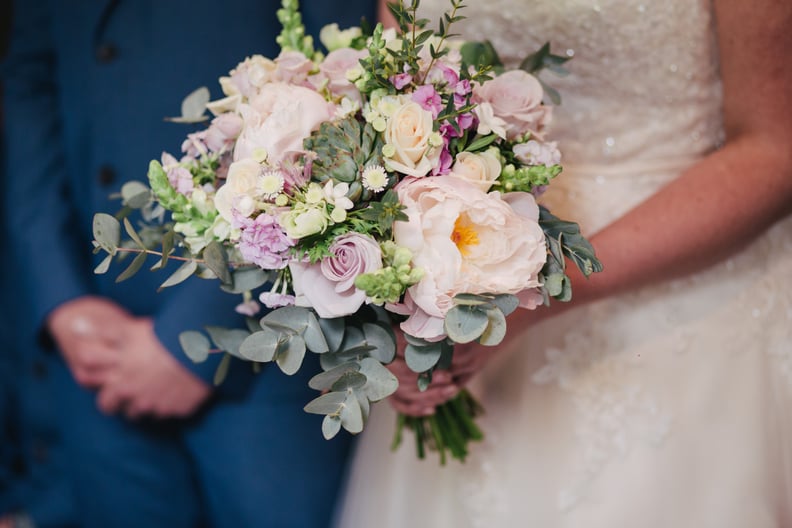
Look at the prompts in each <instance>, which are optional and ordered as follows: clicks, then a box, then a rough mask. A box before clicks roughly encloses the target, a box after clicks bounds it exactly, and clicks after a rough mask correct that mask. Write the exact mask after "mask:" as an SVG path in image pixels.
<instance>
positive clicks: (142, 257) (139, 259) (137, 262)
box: [115, 252, 148, 282]
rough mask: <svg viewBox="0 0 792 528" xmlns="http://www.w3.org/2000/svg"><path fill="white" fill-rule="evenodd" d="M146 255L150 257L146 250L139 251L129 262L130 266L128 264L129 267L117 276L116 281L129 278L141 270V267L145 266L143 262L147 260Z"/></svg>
mask: <svg viewBox="0 0 792 528" xmlns="http://www.w3.org/2000/svg"><path fill="white" fill-rule="evenodd" d="M146 257H148V255H147V254H146V253H145V252H142V253H138V254H137V256H136V257H135V258H134V260H132V262H131V263H130V264H129V266H127V269H125V270H124V271H123V272H121V274H120V275H119V276H118V277H116V280H115V281H116V282H121V281H125V280H127V279H128V278H130V277H132V276H133V275H134V274H135V273H137V272H138V271H140V268H142V267H143V263H144V262H146Z"/></svg>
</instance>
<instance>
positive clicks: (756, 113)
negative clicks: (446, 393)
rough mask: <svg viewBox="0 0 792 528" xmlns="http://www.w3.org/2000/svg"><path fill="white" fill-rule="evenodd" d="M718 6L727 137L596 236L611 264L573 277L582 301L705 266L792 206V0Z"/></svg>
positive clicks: (733, 0)
mask: <svg viewBox="0 0 792 528" xmlns="http://www.w3.org/2000/svg"><path fill="white" fill-rule="evenodd" d="M715 15H716V20H717V26H718V35H719V41H718V45H719V49H720V58H721V59H720V60H721V73H722V78H723V90H724V104H723V110H724V118H725V127H726V142H725V144H724V146H723V148H721V149H720V150H718V151H715V152H713V153H712V154H710V155H708V156H706V157H705V158H704V159H702V160H701V161H700V162H699V163H697V164H695V165H694V166H692V167H691V168H690V169H689V170H687V171H686V172H685V173H684V174H682V175H681V176H680V177H679V178H677V179H676V180H674V181H673V182H672V183H670V184H669V185H668V186H666V187H665V188H664V189H662V190H661V191H659V192H658V193H656V194H655V195H653V196H652V197H651V198H649V199H648V200H646V201H645V202H644V203H642V204H641V205H639V206H637V207H636V208H635V209H633V210H632V211H630V212H629V213H627V214H626V215H624V216H623V217H622V218H620V219H619V220H617V221H615V222H614V223H612V224H611V225H610V226H608V227H606V228H605V229H603V230H602V231H600V232H599V233H597V234H596V235H594V236H593V237H592V239H591V242H592V244H593V245H594V247H595V249H596V252H597V256H598V257H599V258H600V260H601V261H602V262H603V265H604V267H605V270H604V271H603V272H602V273H599V274H595V275H593V276H592V277H591V278H590V279H589V280H584V279H583V278H582V277H581V276H579V274H578V275H575V276H573V277H572V281H573V291H574V301H573V304H579V303H581V302H587V301H591V300H596V299H600V298H603V297H606V296H608V295H612V294H613V293H616V292H620V291H624V290H629V289H634V288H636V287H640V286H644V285H647V284H650V283H653V282H657V281H661V280H666V279H670V278H674V277H679V276H683V275H686V274H689V273H692V272H695V271H698V270H701V269H703V268H705V267H707V266H709V265H712V264H714V263H716V262H718V261H720V260H723V259H724V258H726V257H728V256H729V255H731V254H733V253H735V252H736V251H738V250H739V249H740V248H742V247H743V246H745V245H746V244H747V243H749V242H751V241H752V240H753V239H755V238H756V237H757V236H758V235H759V234H760V233H762V232H763V231H764V230H766V229H767V228H768V227H769V226H770V225H772V224H773V223H774V222H775V221H777V220H779V219H780V218H782V217H783V216H785V215H787V214H789V213H790V212H791V211H792V67H790V62H789V51H790V50H792V32H790V31H789V28H790V27H792V3H790V2H777V1H775V0H759V1H758V2H751V3H750V4H749V3H746V2H743V1H741V0H716V1H715ZM556 304H560V303H556ZM521 316H522V317H525V318H526V320H527V319H528V318H530V317H531V316H530V315H528V314H522V315H517V317H518V318H519V317H521ZM515 322H517V321H515ZM518 324H519V323H518Z"/></svg>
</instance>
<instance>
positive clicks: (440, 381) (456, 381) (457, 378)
mask: <svg viewBox="0 0 792 528" xmlns="http://www.w3.org/2000/svg"><path fill="white" fill-rule="evenodd" d="M396 336H397V338H396V346H397V351H398V352H397V357H396V359H395V360H393V362H391V363H390V364H389V365H388V368H389V369H390V371H391V372H393V374H394V375H395V376H396V377H397V378H398V379H399V388H398V389H397V390H396V392H395V393H394V394H392V395H391V397H390V398H389V401H390V402H391V405H393V407H394V408H395V409H396V410H397V411H399V412H400V413H403V414H407V415H410V416H429V415H432V414H434V410H435V407H437V406H438V405H442V404H443V403H445V402H447V401H448V400H450V399H451V398H453V397H454V396H456V395H457V393H458V392H459V391H460V390H461V389H462V387H464V386H465V384H467V382H468V381H470V379H471V378H472V377H473V376H474V375H475V374H476V373H477V372H479V371H480V370H481V369H482V368H484V365H485V364H486V363H487V362H488V361H489V359H490V357H492V355H493V353H494V351H495V349H494V348H493V347H485V346H482V345H479V344H478V343H467V344H458V345H456V346H455V347H454V358H453V361H452V362H451V368H450V370H436V371H434V372H433V373H432V382H431V383H430V384H429V387H428V388H427V389H426V390H425V391H421V390H420V389H419V388H418V373H416V372H414V371H412V370H411V369H410V367H408V366H407V363H406V362H405V361H404V348H405V346H406V342H405V341H404V338H403V336H402V334H401V332H400V331H399V330H398V329H397V331H396Z"/></svg>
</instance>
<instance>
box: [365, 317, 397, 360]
mask: <svg viewBox="0 0 792 528" xmlns="http://www.w3.org/2000/svg"><path fill="white" fill-rule="evenodd" d="M363 335H364V336H365V338H366V343H367V344H368V345H370V346H372V347H374V348H373V349H372V350H371V351H370V352H369V354H370V355H371V357H373V358H376V359H378V360H379V361H381V362H382V363H390V362H391V361H393V358H394V357H396V340H395V338H394V337H393V333H392V332H391V331H390V330H388V329H385V328H383V327H382V326H380V325H378V324H373V323H364V324H363Z"/></svg>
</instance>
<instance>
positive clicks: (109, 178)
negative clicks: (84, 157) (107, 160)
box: [98, 165, 116, 187]
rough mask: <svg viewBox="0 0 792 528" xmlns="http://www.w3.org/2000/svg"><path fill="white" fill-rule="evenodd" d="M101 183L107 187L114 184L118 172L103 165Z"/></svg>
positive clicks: (100, 176) (100, 170)
mask: <svg viewBox="0 0 792 528" xmlns="http://www.w3.org/2000/svg"><path fill="white" fill-rule="evenodd" d="M98 179H99V183H100V184H102V185H104V186H105V187H106V186H108V185H110V184H112V183H113V182H114V181H115V179H116V172H115V169H113V167H111V166H110V165H102V166H101V167H99V175H98Z"/></svg>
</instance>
